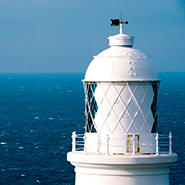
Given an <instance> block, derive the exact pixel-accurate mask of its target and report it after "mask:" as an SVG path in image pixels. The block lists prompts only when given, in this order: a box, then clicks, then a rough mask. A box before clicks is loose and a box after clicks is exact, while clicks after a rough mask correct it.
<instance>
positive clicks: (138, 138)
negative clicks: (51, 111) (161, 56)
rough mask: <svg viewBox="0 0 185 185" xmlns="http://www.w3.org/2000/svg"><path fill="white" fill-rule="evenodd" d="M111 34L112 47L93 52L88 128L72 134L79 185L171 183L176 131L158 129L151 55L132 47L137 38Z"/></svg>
mask: <svg viewBox="0 0 185 185" xmlns="http://www.w3.org/2000/svg"><path fill="white" fill-rule="evenodd" d="M123 23H125V24H127V23H128V22H127V21H126V22H122V20H119V19H112V25H119V26H120V33H119V34H117V35H114V36H110V37H109V38H108V40H109V46H110V47H109V48H108V49H106V50H104V51H102V52H101V53H99V54H98V55H97V56H94V59H93V60H92V61H91V63H90V64H89V66H88V68H87V71H86V74H85V78H84V80H83V84H84V92H85V116H86V123H85V133H84V134H78V133H76V132H75V131H74V132H73V134H72V151H71V152H69V153H68V154H67V160H68V161H69V162H70V163H71V164H72V165H74V166H75V173H76V177H75V185H113V184H114V185H124V184H125V185H127V184H128V185H169V172H170V170H169V168H170V166H171V165H172V164H173V163H174V162H176V161H177V154H176V153H174V152H173V151H172V134H171V133H169V134H166V135H165V134H163V132H162V134H159V133H158V130H157V94H158V89H159V83H160V80H159V79H158V75H157V72H156V69H155V67H154V65H153V63H152V62H151V60H150V57H149V56H147V55H146V54H144V53H143V52H141V51H139V50H138V49H135V48H133V43H134V37H133V36H129V35H126V34H123V33H122V24H123Z"/></svg>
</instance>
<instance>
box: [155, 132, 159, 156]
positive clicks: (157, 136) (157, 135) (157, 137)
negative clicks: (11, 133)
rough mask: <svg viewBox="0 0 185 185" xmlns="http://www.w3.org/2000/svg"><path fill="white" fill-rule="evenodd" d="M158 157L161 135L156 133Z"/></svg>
mask: <svg viewBox="0 0 185 185" xmlns="http://www.w3.org/2000/svg"><path fill="white" fill-rule="evenodd" d="M155 139H156V155H159V134H158V133H156V137H155Z"/></svg>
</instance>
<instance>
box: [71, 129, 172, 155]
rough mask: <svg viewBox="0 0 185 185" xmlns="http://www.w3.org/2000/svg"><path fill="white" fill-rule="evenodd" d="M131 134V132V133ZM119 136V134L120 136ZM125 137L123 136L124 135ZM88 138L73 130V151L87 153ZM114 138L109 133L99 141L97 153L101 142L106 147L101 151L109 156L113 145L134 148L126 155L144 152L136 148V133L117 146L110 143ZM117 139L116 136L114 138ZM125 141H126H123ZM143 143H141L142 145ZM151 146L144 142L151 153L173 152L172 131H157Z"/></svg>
mask: <svg viewBox="0 0 185 185" xmlns="http://www.w3.org/2000/svg"><path fill="white" fill-rule="evenodd" d="M129 135H131V134H129ZM118 137H119V136H118ZM122 138H123V136H122ZM86 139H87V136H86V135H85V134H76V132H73V133H72V152H76V151H83V152H84V154H87V153H88V152H87V146H86V144H85V143H86ZM111 139H112V138H110V137H109V135H107V136H106V137H105V138H104V139H103V141H101V142H100V141H98V147H97V154H98V153H99V147H100V146H99V145H100V143H101V147H102V146H103V147H104V152H101V153H105V154H106V155H107V156H109V155H110V148H111V147H120V148H129V147H131V148H132V152H126V153H124V155H127V154H132V155H133V156H135V155H136V154H142V152H138V151H136V148H137V147H138V142H137V140H138V138H137V137H136V135H135V134H132V137H131V138H126V137H125V139H126V140H125V141H126V142H125V143H126V144H122V145H121V146H120V145H119V146H117V145H112V144H110V140H111ZM114 139H115V138H114ZM147 139H148V138H142V140H147ZM128 140H129V142H130V141H132V143H131V144H130V143H129V144H128ZM123 143H124V142H123ZM88 144H89V145H91V146H93V144H94V146H95V145H96V144H97V143H96V144H95V142H94V143H93V142H92V141H91V142H88ZM141 144H142V143H140V145H141ZM150 145H151V146H149V145H146V146H145V143H143V144H142V146H141V147H142V148H145V147H150V148H151V153H150V154H151V155H159V154H162V153H168V154H172V133H171V132H169V135H167V134H166V135H164V134H158V133H156V135H155V144H151V143H150ZM88 148H89V146H88ZM153 148H155V152H153Z"/></svg>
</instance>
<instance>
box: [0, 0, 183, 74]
mask: <svg viewBox="0 0 185 185" xmlns="http://www.w3.org/2000/svg"><path fill="white" fill-rule="evenodd" d="M120 10H122V14H123V20H127V21H129V24H128V25H124V27H123V32H124V33H126V34H128V35H131V36H134V37H135V38H136V39H135V41H134V48H136V49H139V50H141V51H142V52H144V53H145V54H147V55H150V56H151V60H152V61H153V63H154V65H155V67H156V69H157V71H158V72H163V71H185V0H155V1H154V0H152V1H151V0H101V1H100V0H93V1H87V0H78V1H76V0H0V73H85V71H86V69H87V67H88V65H89V63H90V62H91V60H92V59H93V56H95V55H97V54H98V53H100V52H101V51H103V50H105V49H106V48H108V47H109V45H108V40H107V38H108V37H109V36H112V35H116V34H118V33H119V27H111V26H110V23H111V22H110V19H113V18H119V17H120Z"/></svg>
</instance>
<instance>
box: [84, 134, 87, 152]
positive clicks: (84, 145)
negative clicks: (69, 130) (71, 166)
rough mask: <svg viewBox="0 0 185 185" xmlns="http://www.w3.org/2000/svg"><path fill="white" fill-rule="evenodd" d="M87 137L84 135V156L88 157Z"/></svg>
mask: <svg viewBox="0 0 185 185" xmlns="http://www.w3.org/2000/svg"><path fill="white" fill-rule="evenodd" d="M86 137H87V136H86V135H85V134H84V137H83V139H84V155H86Z"/></svg>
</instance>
